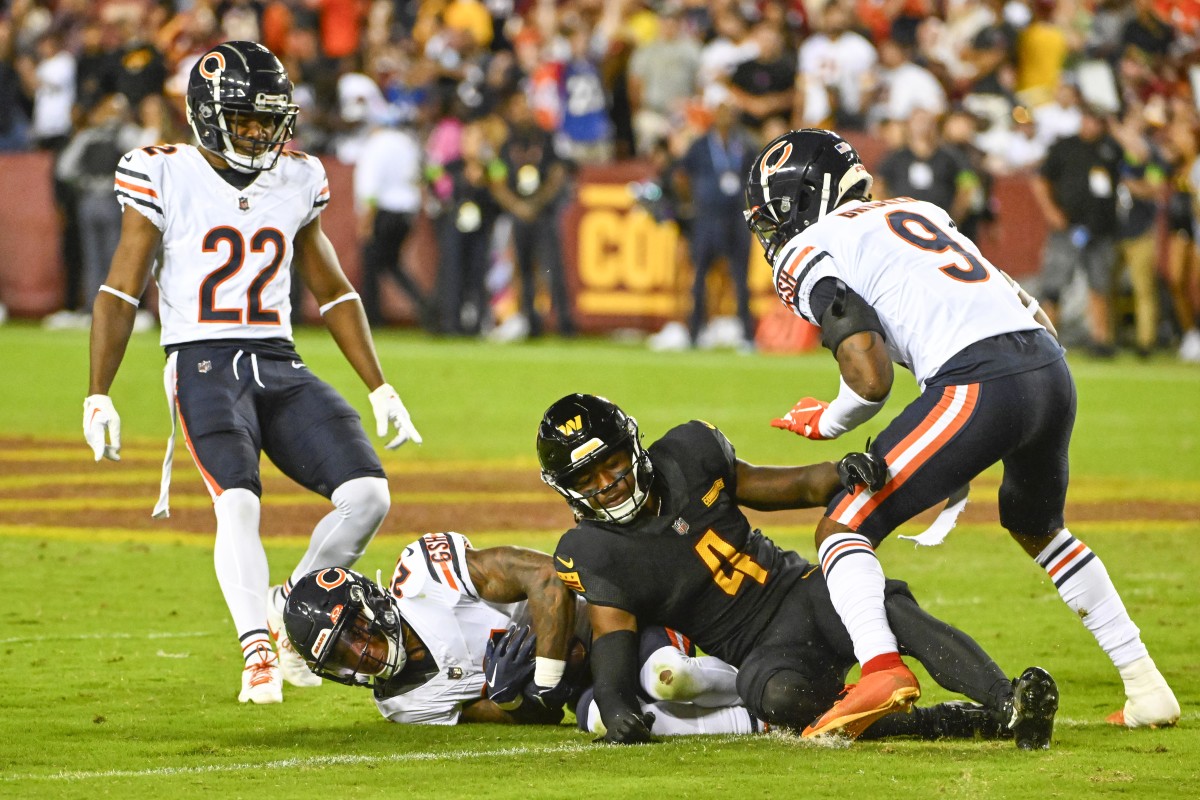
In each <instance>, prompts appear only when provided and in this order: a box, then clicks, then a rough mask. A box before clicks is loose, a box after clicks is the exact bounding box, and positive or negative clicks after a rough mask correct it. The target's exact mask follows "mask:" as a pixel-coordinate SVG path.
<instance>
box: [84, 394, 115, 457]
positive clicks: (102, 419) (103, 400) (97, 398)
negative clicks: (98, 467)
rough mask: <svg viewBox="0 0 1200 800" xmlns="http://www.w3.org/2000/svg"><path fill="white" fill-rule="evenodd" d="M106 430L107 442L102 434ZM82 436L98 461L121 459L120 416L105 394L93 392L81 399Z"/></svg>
mask: <svg viewBox="0 0 1200 800" xmlns="http://www.w3.org/2000/svg"><path fill="white" fill-rule="evenodd" d="M106 431H107V432H108V443H107V444H105V441H104V434H105V432H106ZM83 438H84V439H85V440H86V441H87V443H88V447H90V448H92V455H94V456H95V457H96V460H97V461H99V460H100V459H101V458H107V459H109V460H110V461H120V460H121V417H120V416H119V415H118V414H117V410H116V409H115V408H113V404H112V400H111V399H109V396H108V395H106V394H93V395H91V396H89V397H88V398H87V399H86V400H84V401H83Z"/></svg>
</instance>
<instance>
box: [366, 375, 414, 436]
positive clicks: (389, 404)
mask: <svg viewBox="0 0 1200 800" xmlns="http://www.w3.org/2000/svg"><path fill="white" fill-rule="evenodd" d="M367 397H368V398H369V399H370V400H371V410H372V411H374V412H375V433H377V434H378V435H380V436H387V433H388V427H389V424H390V425H395V426H396V438H395V439H392V440H391V441H390V442H388V443H387V444H385V445H384V447H386V448H387V449H388V450H395V449H396V448H397V447H399V446H400V445H402V444H404V443H405V442H407V441H408V440H409V439H412V440H413V441H414V442H416V443H417V444H420V443H421V441H422V440H421V434H419V433H417V428H416V426H414V425H413V423H412V417H410V416H409V415H408V409H407V408H405V407H404V403H402V402H401V401H400V395H398V394H396V390H395V389H393V388H392V385H391V384H390V383H385V384H384V385H383V386H380V387H379V388H378V389H376V390H375V391H373V392H371V393H370V394H369V395H367Z"/></svg>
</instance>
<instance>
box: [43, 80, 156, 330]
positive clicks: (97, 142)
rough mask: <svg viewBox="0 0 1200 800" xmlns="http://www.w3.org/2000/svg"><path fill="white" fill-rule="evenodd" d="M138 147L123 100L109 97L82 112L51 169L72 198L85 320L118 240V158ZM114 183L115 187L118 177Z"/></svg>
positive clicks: (138, 135) (139, 135) (135, 130)
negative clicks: (81, 120)
mask: <svg viewBox="0 0 1200 800" xmlns="http://www.w3.org/2000/svg"><path fill="white" fill-rule="evenodd" d="M141 141H142V131H141V130H140V129H139V128H138V126H137V125H134V124H133V123H132V122H131V121H130V110H129V102H128V101H127V100H126V99H125V96H124V95H120V94H110V95H108V96H107V97H103V98H101V99H100V100H99V101H98V102H97V103H96V105H95V106H94V107H93V108H92V109H91V110H89V111H88V112H87V114H86V117H85V120H84V124H83V125H82V127H81V128H80V129H79V131H78V132H77V133H76V134H75V135H74V136H73V137H72V138H71V141H70V142H68V143H67V146H66V147H65V148H63V151H62V154H61V155H60V156H59V158H58V162H57V164H56V166H55V172H56V177H57V178H58V180H60V181H61V182H62V183H63V184H65V185H66V186H69V187H70V188H71V190H72V192H74V195H75V215H76V227H77V229H78V231H79V238H80V256H81V261H82V264H83V281H82V301H83V302H82V304H81V310H82V311H83V312H85V313H88V314H90V313H91V310H92V301H93V300H95V299H96V293H97V292H99V291H100V284H102V283H104V276H105V275H107V274H108V268H109V266H110V265H111V264H112V258H113V253H115V252H116V249H117V241H118V240H119V239H120V238H121V206H120V204H119V203H118V202H117V198H116V195H114V194H113V174H114V172H115V171H116V170H117V167H118V165H119V163H120V160H121V154H122V153H126V152H129V151H130V150H132V149H133V148H135V147H137V146H138V144H140V143H141ZM116 179H117V182H118V185H119V184H120V183H121V175H120V173H119V172H117V173H116Z"/></svg>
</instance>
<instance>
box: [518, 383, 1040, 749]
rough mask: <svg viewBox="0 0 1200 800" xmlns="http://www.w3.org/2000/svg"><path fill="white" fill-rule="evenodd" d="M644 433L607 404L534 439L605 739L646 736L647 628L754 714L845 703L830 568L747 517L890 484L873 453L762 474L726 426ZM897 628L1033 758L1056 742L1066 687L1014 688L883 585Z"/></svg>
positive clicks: (787, 716) (576, 407)
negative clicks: (643, 673)
mask: <svg viewBox="0 0 1200 800" xmlns="http://www.w3.org/2000/svg"><path fill="white" fill-rule="evenodd" d="M640 439H641V437H640V434H639V432H638V428H637V423H636V422H635V421H634V420H633V418H632V417H630V416H628V415H627V414H626V413H625V412H624V411H622V410H621V409H620V408H618V407H617V406H616V405H614V404H613V403H611V402H609V401H608V400H605V399H604V398H601V397H596V396H593V395H580V394H575V395H568V396H567V397H564V398H562V399H561V400H559V401H558V402H556V403H554V404H553V405H552V406H550V408H549V409H548V410H547V411H546V413H545V415H544V416H543V418H542V422H541V424H540V426H539V428H538V435H537V449H538V460H539V461H540V463H541V466H542V478H543V480H545V482H546V483H547V484H548V485H550V486H551V487H552V488H553V489H555V491H557V492H558V493H559V494H561V495H562V496H563V497H564V498H565V499H566V500H567V502H568V504H569V505H570V506H571V508H572V510H573V511H574V512H575V515H576V520H577V525H576V527H575V528H573V529H572V530H569V531H567V532H566V533H565V534H564V535H563V537H562V539H561V540H560V541H559V543H558V548H557V549H556V550H555V554H554V559H555V562H556V567H557V569H558V575H559V577H560V578H561V579H562V581H563V583H565V584H566V585H567V586H569V587H571V589H572V590H573V591H575V592H576V593H577V594H579V595H580V596H582V597H584V598H585V599H586V600H587V601H588V606H587V608H588V616H589V618H590V619H591V624H592V635H593V642H592V651H591V664H592V674H593V677H594V680H595V694H596V702H597V704H598V706H599V711H600V716H601V717H602V719H603V722H604V725H605V727H606V729H607V732H608V733H607V737H608V738H609V740H611V741H616V742H622V743H638V742H644V741H648V740H649V739H650V738H651V730H650V726H649V725H648V724H647V720H646V717H645V714H644V713H643V711H642V710H641V708H640V707H639V705H638V702H637V676H638V664H637V647H638V637H637V631H638V630H640V629H642V628H643V627H645V626H649V625H664V626H667V627H669V628H672V629H674V630H677V631H679V632H680V633H682V634H684V635H685V636H688V637H689V638H691V639H693V640H695V642H696V644H697V645H698V646H699V647H700V648H701V649H702V650H704V652H706V653H709V654H711V655H713V656H716V657H718V658H720V659H721V660H723V661H725V662H726V663H728V664H732V665H734V666H735V667H737V668H738V670H739V671H738V675H737V683H736V686H737V690H738V695H739V696H740V697H741V699H742V702H743V703H744V704H745V705H746V707H747V708H748V709H749V710H750V713H752V714H753V715H754V716H755V717H757V718H759V719H762V720H765V721H767V722H768V723H770V724H772V725H780V726H783V727H786V728H789V729H792V730H796V731H800V730H803V729H804V728H805V726H807V725H809V724H810V723H811V722H812V721H813V720H814V719H816V718H817V716H818V715H819V714H821V713H822V712H823V711H825V710H826V709H827V708H829V707H830V705H832V704H833V702H834V701H835V700H836V699H837V697H838V695H839V693H840V692H842V691H843V688H844V685H845V678H846V675H847V673H848V671H849V670H850V668H851V667H852V666H853V665H854V663H855V658H854V650H853V646H852V644H851V640H850V636H849V634H848V633H847V632H846V628H845V626H844V625H842V623H841V620H840V619H839V618H838V616H837V613H836V612H835V611H834V609H833V605H832V604H831V602H830V599H829V591H828V589H827V588H826V585H825V582H824V580H823V578H822V575H821V571H820V569H818V568H817V567H816V566H815V565H812V564H809V563H808V562H807V561H805V560H804V559H803V558H802V557H801V556H800V555H799V554H798V553H795V552H792V551H785V550H781V549H780V548H779V547H778V546H777V545H776V544H775V543H774V542H772V541H771V540H770V539H768V538H767V537H765V536H763V535H762V533H761V532H760V531H758V530H751V528H750V523H749V521H748V520H747V519H746V516H745V515H744V514H743V513H742V511H741V509H740V508H739V506H747V507H749V508H754V509H758V510H763V511H772V510H779V509H784V508H812V507H817V506H823V505H824V504H825V503H826V502H828V500H829V498H830V497H832V496H833V495H834V494H836V493H838V492H839V491H842V490H843V489H845V490H846V491H849V492H851V493H857V492H860V491H863V490H864V489H863V487H864V486H875V485H878V483H880V482H882V481H883V480H884V477H885V476H886V474H887V468H886V465H885V464H884V463H883V462H882V461H880V460H879V459H877V458H875V457H873V456H870V455H866V454H863V453H851V454H850V455H848V456H846V457H845V458H843V459H842V460H841V461H840V462H838V463H837V464H833V463H824V464H815V465H813V466H806V467H760V466H754V465H752V464H748V463H746V462H745V461H742V460H740V459H738V458H737V457H736V456H735V455H734V450H733V445H731V444H730V443H729V440H728V439H726V438H725V436H724V435H722V434H721V432H720V431H718V430H717V429H716V428H714V427H712V426H711V425H708V424H707V423H703V422H698V421H693V422H688V423H686V424H684V425H679V426H677V427H675V428H672V429H671V430H670V431H668V432H667V433H666V435H664V436H663V437H662V438H661V439H659V440H658V441H657V442H655V443H654V444H652V445H650V447H649V448H648V449H644V448H643V447H642V444H641V440H640ZM886 608H887V613H888V619H889V621H890V622H891V624H892V626H893V628H894V629H895V630H896V632H897V635H898V638H899V641H900V646H901V649H902V651H903V652H904V653H905V654H907V655H911V656H912V657H914V658H916V659H917V660H918V661H920V662H921V663H922V664H923V665H924V666H925V668H926V669H927V670H928V671H929V673H930V675H932V676H933V678H934V680H936V681H937V682H938V683H939V684H940V685H942V686H944V687H945V688H947V689H949V690H951V691H954V692H958V693H961V694H964V695H966V696H967V697H970V698H971V699H972V700H975V701H978V702H979V703H981V704H982V706H983V708H984V709H986V712H988V713H989V714H990V715H991V716H992V717H993V719H994V723H995V726H996V728H1001V727H1002V728H1004V729H1006V730H1007V732H1010V733H1012V734H1014V735H1015V738H1016V740H1017V745H1018V746H1019V747H1021V748H1023V749H1033V748H1046V747H1049V745H1050V736H1051V733H1052V730H1053V724H1054V714H1055V712H1056V711H1057V709H1058V690H1057V688H1056V686H1055V684H1054V681H1053V679H1052V678H1051V677H1050V675H1049V674H1048V673H1046V672H1045V671H1044V670H1042V669H1039V668H1037V667H1031V668H1029V669H1027V670H1025V671H1024V672H1023V673H1022V674H1021V676H1020V677H1018V678H1017V679H1016V680H1015V681H1010V680H1009V679H1008V677H1007V676H1006V675H1005V674H1004V672H1003V671H1002V670H1001V669H1000V667H999V666H998V665H997V664H996V662H995V661H993V660H992V659H991V658H990V657H988V655H987V654H986V653H985V652H984V651H983V650H982V649H981V648H980V647H979V645H978V644H976V643H975V641H974V640H972V639H971V638H970V637H969V636H967V635H966V634H965V633H963V632H962V631H959V630H956V629H955V628H952V627H951V626H949V625H947V624H946V623H944V622H941V621H940V620H937V619H935V618H934V617H932V616H930V615H929V614H927V613H926V612H924V611H923V610H922V609H921V608H920V607H919V606H918V605H917V603H916V601H915V600H914V599H913V597H912V595H911V594H910V593H909V591H908V587H907V586H906V585H905V584H904V583H902V582H900V581H889V582H888V591H887V604H886ZM940 713H942V710H941V709H939V707H934V708H933V709H925V710H922V709H918V710H917V712H916V713H915V714H913V715H894V716H889V717H886V718H883V719H880V720H879V721H875V720H876V719H877V717H872V718H870V719H866V720H865V721H863V722H862V724H859V725H854V724H852V723H851V724H847V725H846V726H844V727H843V730H844V731H845V732H846V733H848V734H849V735H850V736H858V735H859V734H861V733H862V732H863V731H864V730H866V729H867V727H868V726H870V725H871V722H873V721H874V726H873V730H874V733H875V734H876V735H903V734H911V735H920V734H926V733H928V732H929V731H930V730H931V729H932V728H934V727H935V723H936V722H937V720H938V714H940Z"/></svg>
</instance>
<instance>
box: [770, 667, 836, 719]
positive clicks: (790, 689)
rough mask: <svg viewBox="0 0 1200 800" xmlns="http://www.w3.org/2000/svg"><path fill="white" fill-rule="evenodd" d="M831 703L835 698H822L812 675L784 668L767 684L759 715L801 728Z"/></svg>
mask: <svg viewBox="0 0 1200 800" xmlns="http://www.w3.org/2000/svg"><path fill="white" fill-rule="evenodd" d="M830 705H832V701H830V702H821V701H820V699H819V698H818V696H817V693H816V692H814V691H813V685H812V681H810V680H809V679H808V678H806V677H804V676H803V675H801V674H800V673H798V672H793V671H791V670H780V671H779V672H776V673H775V674H774V675H772V676H771V677H770V678H768V679H767V682H766V684H765V685H764V686H763V692H762V697H760V698H759V701H758V706H759V708H758V713H756V716H758V717H759V718H760V719H765V720H766V721H767V722H769V723H771V724H772V725H780V726H782V727H786V728H792V729H793V730H801V729H803V728H804V727H805V726H807V725H808V724H809V723H811V722H812V721H813V720H814V719H816V718H817V716H818V715H819V714H821V713H822V712H824V711H825V710H826V709H827V708H828V707H829V706H830Z"/></svg>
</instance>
